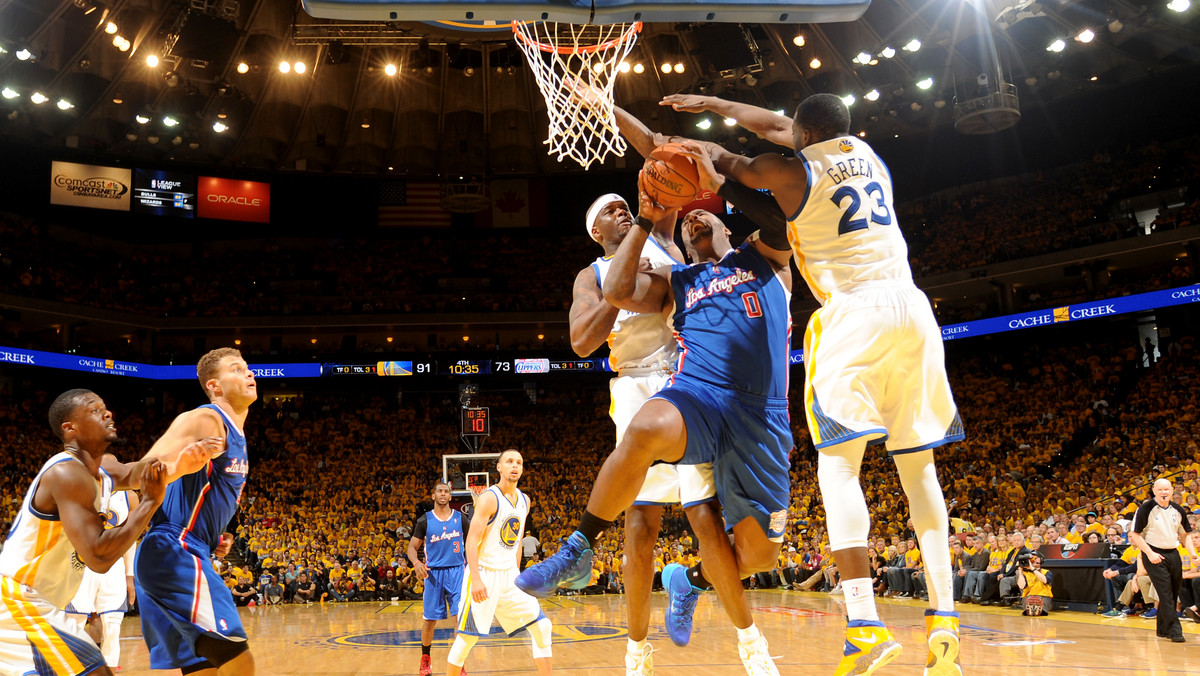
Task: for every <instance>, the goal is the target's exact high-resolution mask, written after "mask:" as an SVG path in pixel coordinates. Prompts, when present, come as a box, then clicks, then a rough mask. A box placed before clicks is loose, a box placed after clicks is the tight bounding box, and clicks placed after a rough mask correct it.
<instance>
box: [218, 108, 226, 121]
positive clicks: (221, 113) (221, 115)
mask: <svg viewBox="0 0 1200 676" xmlns="http://www.w3.org/2000/svg"><path fill="white" fill-rule="evenodd" d="M227 117H229V114H228V113H226V112H225V109H224V108H222V109H220V110H218V111H217V119H218V120H224V119H225V118H227Z"/></svg>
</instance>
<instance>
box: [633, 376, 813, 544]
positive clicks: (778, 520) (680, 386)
mask: <svg viewBox="0 0 1200 676" xmlns="http://www.w3.org/2000/svg"><path fill="white" fill-rule="evenodd" d="M652 398H654V399H663V400H665V401H667V402H670V403H671V405H673V406H674V407H675V408H676V409H677V410H678V411H679V413H680V415H682V416H683V422H684V425H685V426H686V427H687V446H686V448H685V450H684V454H683V458H682V459H681V460H680V461H679V462H678V463H677V464H682V465H698V464H702V463H706V462H711V463H712V464H713V479H714V480H715V481H716V484H717V499H719V500H720V501H721V506H722V507H723V508H724V510H725V523H726V528H727V530H731V529H732V528H733V524H736V523H740V522H741V521H742V520H743V519H745V518H746V517H753V518H754V520H755V521H757V522H758V525H759V526H760V527H761V528H762V530H763V532H764V533H766V534H767V538H768V539H769V540H771V541H773V542H782V541H783V533H784V529H785V528H786V527H787V507H788V498H789V494H790V490H791V476H790V474H789V472H788V470H789V468H790V463H789V462H788V455H789V454H790V453H791V451H792V446H793V444H792V428H791V424H790V422H789V420H788V408H787V399H786V398H785V397H762V396H756V395H752V394H747V393H744V392H735V391H732V390H728V389H722V388H718V387H716V386H714V385H710V384H708V383H703V382H699V381H697V380H695V379H691V378H684V377H682V376H676V378H675V382H674V383H673V384H671V385H669V386H668V387H667V388H666V389H664V390H662V391H661V392H659V393H658V394H656V395H654V397H652Z"/></svg>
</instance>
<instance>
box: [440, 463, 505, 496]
mask: <svg viewBox="0 0 1200 676" xmlns="http://www.w3.org/2000/svg"><path fill="white" fill-rule="evenodd" d="M499 459H500V454H499V453H462V454H451V455H443V456H442V481H445V482H446V483H448V484H450V494H451V495H452V496H455V497H465V496H468V495H471V486H474V485H478V484H481V483H482V484H483V486H484V488H486V487H488V486H491V485H492V484H494V483H496V481H498V480H499V479H500V475H499V474H498V473H497V472H496V461H497V460H499Z"/></svg>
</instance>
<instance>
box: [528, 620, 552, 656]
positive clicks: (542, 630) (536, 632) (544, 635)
mask: <svg viewBox="0 0 1200 676" xmlns="http://www.w3.org/2000/svg"><path fill="white" fill-rule="evenodd" d="M529 635H530V636H532V637H533V653H534V656H535V657H549V656H550V654H549V650H550V643H551V641H552V639H553V637H554V625H553V624H551V622H550V618H548V617H543V618H542V619H540V620H538V621H537V622H534V623H533V624H531V625H529ZM539 647H541V648H545V649H546V651H547V653H546V654H545V655H538V654H537V651H538V648H539Z"/></svg>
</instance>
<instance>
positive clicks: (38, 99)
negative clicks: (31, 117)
mask: <svg viewBox="0 0 1200 676" xmlns="http://www.w3.org/2000/svg"><path fill="white" fill-rule="evenodd" d="M29 100H30V101H33V102H34V103H36V104H38V105H39V106H40V105H42V104H43V103H45V102H46V101H49V99H47V98H46V95H45V94H43V93H41V92H34V93H32V94H30V95H29Z"/></svg>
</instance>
